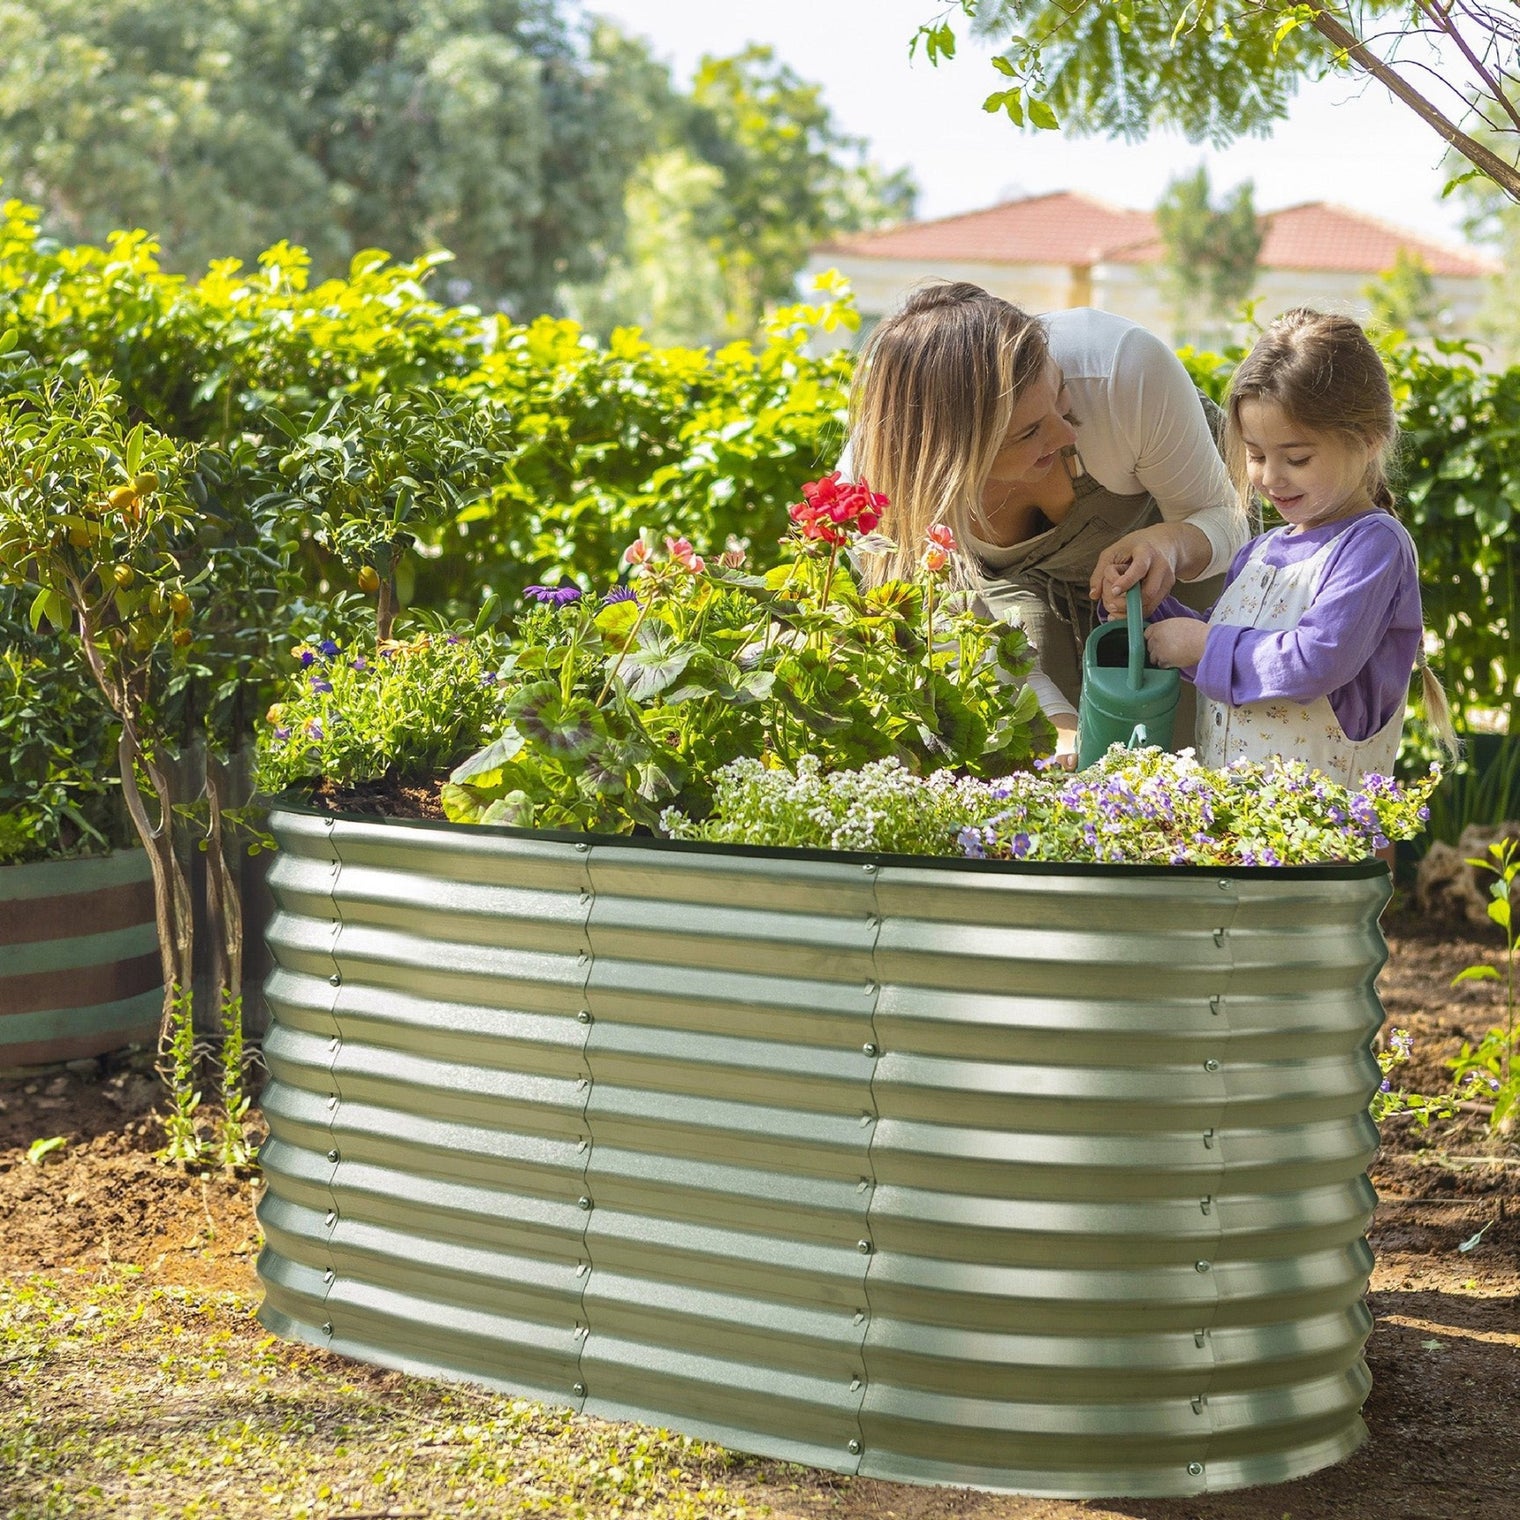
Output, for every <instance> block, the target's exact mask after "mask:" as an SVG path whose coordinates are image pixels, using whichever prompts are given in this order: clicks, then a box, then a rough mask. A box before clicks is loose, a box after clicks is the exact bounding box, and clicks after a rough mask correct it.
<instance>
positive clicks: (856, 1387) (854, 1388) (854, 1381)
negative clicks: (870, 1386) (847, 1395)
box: [850, 1378, 862, 1393]
mask: <svg viewBox="0 0 1520 1520" xmlns="http://www.w3.org/2000/svg"><path fill="white" fill-rule="evenodd" d="M861 1386H862V1385H861V1381H860V1379H859V1378H851V1379H850V1392H851V1393H859V1392H860V1389H861Z"/></svg>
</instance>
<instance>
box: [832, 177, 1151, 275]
mask: <svg viewBox="0 0 1520 1520" xmlns="http://www.w3.org/2000/svg"><path fill="white" fill-rule="evenodd" d="M1155 235H1156V224H1155V222H1154V221H1153V220H1152V219H1151V216H1150V213H1149V212H1146V211H1121V210H1119V209H1117V208H1116V207H1113V206H1106V205H1104V204H1103V202H1102V201H1095V200H1092V199H1091V198H1090V197H1088V196H1085V195H1077V194H1074V193H1073V192H1072V191H1070V190H1058V191H1056V192H1054V193H1053V194H1051V195H1035V196H1031V197H1029V198H1028V199H1027V200H1018V201H1004V202H1003V203H1002V204H1001V205H998V206H989V207H988V208H987V209H986V210H985V211H968V212H965V213H963V214H962V215H960V216H947V217H941V218H940V219H939V220H938V221H933V222H905V223H904V224H903V225H902V226H900V227H888V228H887V229H885V230H884V231H882V232H860V233H854V234H852V235H850V236H848V237H842V238H838V239H836V240H835V241H834V242H832V243H828V244H825V245H824V247H822V248H820V249H819V250H818V251H819V252H820V253H851V254H857V255H860V256H863V257H865V258H872V259H927V260H930V261H932V262H937V263H938V262H955V263H975V264H1091V263H1093V262H1095V261H1096V260H1098V259H1100V258H1102V257H1104V255H1105V254H1107V253H1108V252H1109V251H1110V250H1113V249H1119V248H1125V247H1128V246H1129V245H1130V244H1131V243H1136V242H1141V241H1144V240H1146V239H1149V238H1153V237H1154V236H1155Z"/></svg>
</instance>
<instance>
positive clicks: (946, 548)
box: [923, 523, 956, 575]
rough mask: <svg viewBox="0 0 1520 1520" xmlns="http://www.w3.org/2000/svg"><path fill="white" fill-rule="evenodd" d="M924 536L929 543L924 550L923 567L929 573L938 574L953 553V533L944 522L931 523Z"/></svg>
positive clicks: (954, 545) (954, 547) (954, 548)
mask: <svg viewBox="0 0 1520 1520" xmlns="http://www.w3.org/2000/svg"><path fill="white" fill-rule="evenodd" d="M924 537H925V539H927V540H928V544H929V547H928V548H927V549H925V550H924V561H923V563H924V569H925V570H927V571H928V572H929V573H930V574H931V575H938V574H939V572H940V571H941V570H943V569H944V568H945V566H946V565H948V564H949V563H950V556H951V555H952V554H954V553H955V550H956V543H955V534H954V533H952V532H951V531H950V528H949V525H948V524H946V523H932V524H930V526H929V528H928V530H927V531H926V532H925V534H924Z"/></svg>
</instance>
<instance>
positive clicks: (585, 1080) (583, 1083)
mask: <svg viewBox="0 0 1520 1520" xmlns="http://www.w3.org/2000/svg"><path fill="white" fill-rule="evenodd" d="M590 1086H591V1079H590V1078H589V1077H577V1078H576V1079H575V1090H576V1092H585V1090H586V1089H587V1088H588V1087H590Z"/></svg>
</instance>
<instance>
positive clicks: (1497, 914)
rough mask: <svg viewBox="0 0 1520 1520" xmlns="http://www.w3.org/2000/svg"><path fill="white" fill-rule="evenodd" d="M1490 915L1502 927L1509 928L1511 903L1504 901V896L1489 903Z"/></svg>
mask: <svg viewBox="0 0 1520 1520" xmlns="http://www.w3.org/2000/svg"><path fill="white" fill-rule="evenodd" d="M1488 916H1489V917H1490V918H1491V919H1493V921H1494V922H1495V923H1496V924H1498V926H1499V927H1500V928H1501V929H1505V930H1507V929H1508V928H1509V903H1508V902H1506V901H1504V900H1503V899H1502V898H1501V899H1496V900H1495V901H1494V902H1491V903H1490V904H1489V905H1488Z"/></svg>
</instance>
